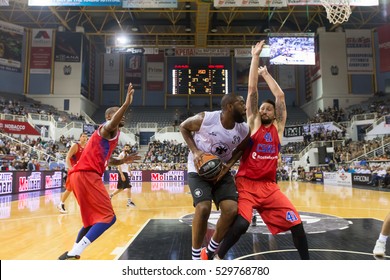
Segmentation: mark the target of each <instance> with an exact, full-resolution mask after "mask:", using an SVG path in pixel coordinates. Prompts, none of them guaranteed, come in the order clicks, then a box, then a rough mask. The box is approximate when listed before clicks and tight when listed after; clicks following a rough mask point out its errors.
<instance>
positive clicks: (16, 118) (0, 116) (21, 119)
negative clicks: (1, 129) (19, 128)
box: [0, 114, 28, 122]
mask: <svg viewBox="0 0 390 280" xmlns="http://www.w3.org/2000/svg"><path fill="white" fill-rule="evenodd" d="M0 119H2V120H7V121H17V122H28V120H27V118H26V117H25V116H21V115H11V114H0Z"/></svg>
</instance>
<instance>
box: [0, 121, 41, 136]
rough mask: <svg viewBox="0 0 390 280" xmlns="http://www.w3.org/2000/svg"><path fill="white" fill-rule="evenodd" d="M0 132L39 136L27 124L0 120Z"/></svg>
mask: <svg viewBox="0 0 390 280" xmlns="http://www.w3.org/2000/svg"><path fill="white" fill-rule="evenodd" d="M0 130H3V131H4V132H5V133H10V134H27V135H40V133H39V132H38V131H37V130H36V129H35V128H33V127H32V126H31V125H30V124H29V123H28V122H17V121H7V120H0Z"/></svg>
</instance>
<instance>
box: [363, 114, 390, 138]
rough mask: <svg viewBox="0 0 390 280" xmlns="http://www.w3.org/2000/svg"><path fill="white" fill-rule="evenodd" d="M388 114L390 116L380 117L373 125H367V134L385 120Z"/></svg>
mask: <svg viewBox="0 0 390 280" xmlns="http://www.w3.org/2000/svg"><path fill="white" fill-rule="evenodd" d="M388 116H390V115H387V116H383V117H380V118H379V119H377V120H376V121H375V122H373V123H372V125H370V126H369V127H367V129H366V134H367V133H369V132H370V131H371V130H373V129H374V128H375V127H376V126H377V125H378V124H380V123H381V122H384V121H385V117H388Z"/></svg>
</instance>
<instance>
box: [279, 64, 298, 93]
mask: <svg viewBox="0 0 390 280" xmlns="http://www.w3.org/2000/svg"><path fill="white" fill-rule="evenodd" d="M278 69H279V71H278V79H279V86H280V87H281V88H282V89H283V90H286V89H294V88H295V66H293V65H287V66H285V65H280V66H279V68H278Z"/></svg>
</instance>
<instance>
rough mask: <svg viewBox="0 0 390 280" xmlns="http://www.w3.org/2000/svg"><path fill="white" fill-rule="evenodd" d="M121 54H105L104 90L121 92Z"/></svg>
mask: <svg viewBox="0 0 390 280" xmlns="http://www.w3.org/2000/svg"><path fill="white" fill-rule="evenodd" d="M119 58H120V54H119V53H106V54H104V76H103V90H119Z"/></svg>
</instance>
